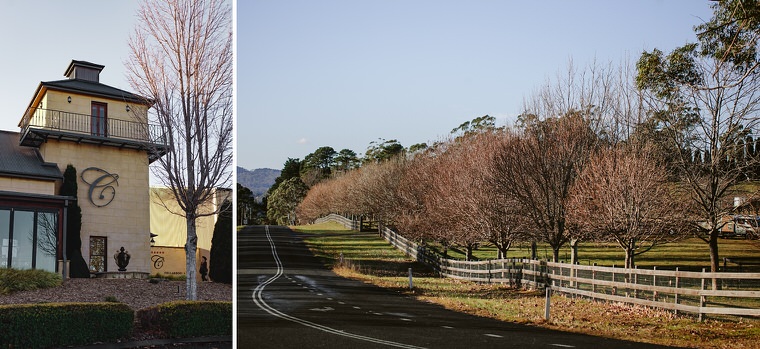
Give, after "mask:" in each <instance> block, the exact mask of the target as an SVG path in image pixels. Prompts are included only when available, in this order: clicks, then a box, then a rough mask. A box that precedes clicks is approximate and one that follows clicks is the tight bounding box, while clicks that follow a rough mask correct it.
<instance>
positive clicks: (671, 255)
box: [434, 238, 760, 272]
mask: <svg viewBox="0 0 760 349" xmlns="http://www.w3.org/2000/svg"><path fill="white" fill-rule="evenodd" d="M718 244H719V245H718V248H719V250H718V252H719V254H720V255H719V257H720V258H721V261H722V260H723V258H724V257H726V258H729V259H734V260H735V259H737V258H739V259H742V260H743V261H745V262H748V263H750V264H744V265H742V266H741V271H757V272H760V240H744V239H720V240H719V242H718ZM434 246H435V245H434ZM439 250H440V249H439ZM537 252H538V258H539V259H548V260H550V259H551V258H552V250H551V247H549V245H547V244H538V249H537ZM448 255H449V258H453V259H460V260H464V259H465V251H464V250H463V249H458V248H454V249H449V251H448ZM474 255H475V257H476V258H477V259H480V260H486V259H495V258H496V255H497V253H496V247H494V246H492V245H490V244H485V245H483V246H481V247H480V248H478V249H477V250H475V251H474ZM507 257H509V258H528V257H530V244H528V243H518V244H516V246H513V247H512V248H511V249H510V250H509V251H508V252H507ZM560 260H562V261H564V262H567V263H569V262H570V248H569V247H568V246H566V247H563V248H562V249H561V250H560ZM578 262H579V263H580V264H583V265H592V264H593V263H596V264H597V265H601V266H613V265H615V266H623V265H624V264H625V254H624V253H623V249H622V248H620V247H619V246H618V245H616V244H614V243H583V242H581V243H579V244H578ZM635 262H636V265H637V266H639V267H640V268H650V269H651V268H652V267H657V269H675V268H676V267H680V268H681V269H682V270H694V271H699V270H701V269H702V268H706V269H707V270H708V271H709V270H710V250H709V248H708V246H707V244H706V243H705V242H704V241H702V240H700V239H698V238H691V239H686V240H683V241H679V242H676V243H669V244H665V245H659V246H655V247H654V248H653V249H652V250H650V251H647V252H646V253H643V254H641V255H638V256H636V259H635ZM722 265H723V262H721V266H722ZM726 266H727V267H728V270H730V271H738V269H739V265H738V264H736V263H727V264H726Z"/></svg>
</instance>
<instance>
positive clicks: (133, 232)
mask: <svg viewBox="0 0 760 349" xmlns="http://www.w3.org/2000/svg"><path fill="white" fill-rule="evenodd" d="M103 68H104V66H102V65H98V64H93V63H90V62H85V61H76V60H74V61H71V63H70V64H69V66H68V68H67V69H66V71H65V74H64V75H65V76H66V78H67V79H64V80H56V81H48V82H41V83H40V84H39V87H38V88H37V90H36V91H35V92H34V94H33V96H32V99H31V102H30V103H29V106H28V108H27V110H26V111H25V112H24V114H23V116H22V117H21V120H20V122H19V125H18V126H19V128H20V132H19V133H15V132H5V131H1V132H0V242H1V245H0V267H14V268H38V269H46V270H51V271H54V270H55V271H58V272H60V270H57V269H59V268H61V267H60V266H59V264H61V263H56V261H60V260H62V259H64V256H63V240H64V239H63V236H64V234H65V233H66V232H65V231H64V224H63V217H64V213H65V211H66V209H67V207H69V206H70V205H71V204H72V202H74V198H73V197H66V196H61V195H60V193H59V190H60V187H61V183H62V178H63V177H62V173H63V171H64V170H65V169H66V167H67V165H69V164H71V165H73V166H74V167H75V168H76V169H77V184H78V191H77V199H76V201H77V202H78V204H79V206H80V207H81V210H82V229H81V234H80V236H81V239H82V255H83V257H84V259H85V261H86V262H87V265H88V267H89V269H90V272H91V273H100V272H111V271H116V270H117V267H116V265H115V262H114V258H113V255H114V254H115V253H116V252H117V251H118V250H119V249H120V248H121V247H124V249H125V250H126V251H128V252H129V254H130V255H131V259H130V263H129V265H128V267H127V270H128V271H134V272H144V273H149V272H150V271H151V256H150V209H149V203H150V194H149V187H150V185H149V169H148V166H149V164H150V163H151V162H153V161H155V160H156V159H158V158H159V157H160V156H162V155H163V154H165V153H166V152H167V151H168V147H167V146H166V145H165V144H163V142H162V141H161V139H162V138H161V136H160V129H159V128H158V127H157V126H155V125H150V124H149V123H148V121H147V112H148V109H149V108H150V106H151V103H150V101H149V100H147V99H146V98H143V97H141V96H138V95H135V94H132V93H130V92H127V91H123V90H120V89H117V88H114V87H111V86H108V85H105V84H102V83H100V81H99V74H100V71H101V70H102V69H103ZM51 246H54V247H55V248H52V249H51Z"/></svg>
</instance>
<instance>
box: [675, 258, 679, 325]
mask: <svg viewBox="0 0 760 349" xmlns="http://www.w3.org/2000/svg"><path fill="white" fill-rule="evenodd" d="M679 279H680V278H679V276H678V267H676V294H675V296H674V297H675V304H676V305H678V281H680V280H679ZM675 314H676V315H678V309H675Z"/></svg>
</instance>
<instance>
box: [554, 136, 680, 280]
mask: <svg viewBox="0 0 760 349" xmlns="http://www.w3.org/2000/svg"><path fill="white" fill-rule="evenodd" d="M676 192H677V191H675V190H673V188H672V185H671V184H669V183H668V182H667V173H666V172H665V168H664V167H663V166H662V165H661V164H660V163H658V162H657V161H656V159H655V158H654V157H653V154H652V152H651V151H649V150H647V149H637V148H635V147H631V146H625V145H620V146H617V147H613V148H609V149H605V150H603V151H601V152H600V153H599V154H597V155H595V156H593V157H592V158H591V160H590V161H589V163H588V166H586V167H585V168H584V169H583V171H582V172H581V174H580V176H579V177H578V180H577V181H576V182H575V185H574V186H573V190H572V195H571V197H570V201H569V205H568V221H570V222H575V223H576V224H575V225H576V226H577V227H578V228H579V229H580V230H581V231H582V232H584V233H586V234H587V235H588V236H591V237H594V238H595V239H596V240H601V241H614V242H615V243H617V244H618V245H619V246H620V247H621V248H622V249H623V250H624V251H625V267H626V268H633V267H634V265H635V256H637V255H639V254H642V253H644V252H646V251H649V250H650V249H652V248H653V247H655V246H657V245H659V244H662V243H666V242H670V241H673V240H675V239H677V238H679V237H680V236H681V234H680V232H681V231H682V230H683V228H684V226H685V224H684V222H685V215H684V210H682V209H678V206H679V203H680V202H681V200H679V199H678V198H676V196H675V195H674V193H676Z"/></svg>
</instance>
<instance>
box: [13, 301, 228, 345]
mask: <svg viewBox="0 0 760 349" xmlns="http://www.w3.org/2000/svg"><path fill="white" fill-rule="evenodd" d="M135 318H137V319H138V323H139V324H140V326H141V327H142V328H143V329H150V330H153V331H158V332H160V333H161V334H163V335H165V336H167V337H175V338H179V337H200V336H227V335H232V302H222V301H202V302H198V301H175V302H169V303H164V304H160V305H157V306H154V307H150V308H146V309H141V310H138V311H137V313H135V312H134V311H133V310H132V309H131V308H129V306H128V305H126V304H124V303H111V302H103V303H43V304H13V305H0V348H47V347H60V346H71V345H84V344H91V343H95V342H113V341H115V340H117V339H120V338H126V337H128V336H129V335H130V334H131V333H132V328H133V325H134V322H135Z"/></svg>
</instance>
